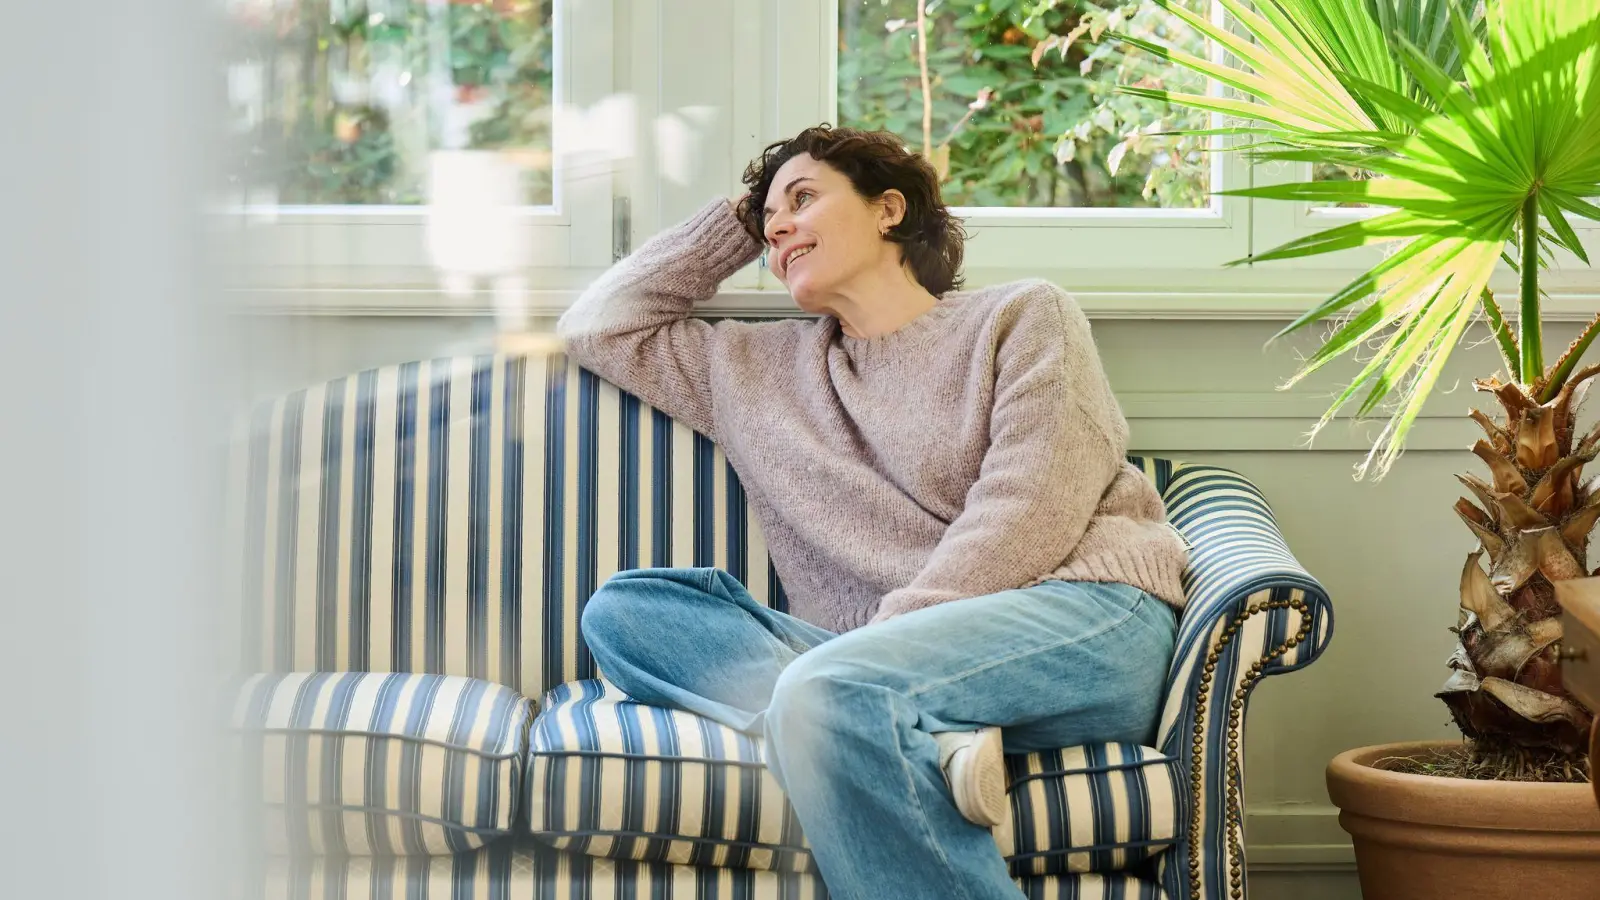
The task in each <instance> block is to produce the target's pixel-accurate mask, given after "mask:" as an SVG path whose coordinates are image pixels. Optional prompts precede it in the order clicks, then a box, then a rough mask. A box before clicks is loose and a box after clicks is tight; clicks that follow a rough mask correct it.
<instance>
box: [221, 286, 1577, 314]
mask: <svg viewBox="0 0 1600 900" xmlns="http://www.w3.org/2000/svg"><path fill="white" fill-rule="evenodd" d="M974 283H977V282H976V280H975V281H974ZM1058 283H1066V282H1065V280H1064V279H1063V280H1058ZM1067 284H1068V286H1069V290H1071V291H1072V294H1073V296H1074V297H1076V298H1077V300H1078V303H1079V305H1081V306H1082V307H1083V310H1084V311H1085V312H1086V313H1087V314H1088V315H1089V317H1090V318H1092V319H1150V320H1213V321H1214V320H1243V321H1252V320H1254V321H1282V320H1288V319H1293V318H1295V317H1297V316H1299V315H1300V314H1301V313H1303V312H1305V311H1306V310H1308V309H1310V308H1312V307H1313V306H1314V305H1316V303H1318V302H1319V301H1321V300H1323V299H1324V298H1326V297H1327V296H1328V295H1329V293H1330V292H1331V291H1332V290H1334V289H1336V288H1337V287H1338V284H1335V283H1330V286H1328V287H1326V288H1322V287H1320V286H1314V285H1307V284H1302V285H1286V286H1281V287H1272V288H1268V287H1245V286H1242V285H1241V286H1237V287H1227V288H1208V289H1206V290H1194V289H1183V288H1179V287H1168V286H1165V285H1145V286H1138V287H1130V288H1109V287H1103V286H1085V287H1079V288H1073V287H1070V283H1067ZM226 293H227V297H228V301H229V305H230V307H231V310H232V311H234V312H240V313H246V314H254V315H290V316H486V315H492V314H493V312H494V306H493V295H492V293H491V292H489V291H487V290H480V291H474V292H471V293H469V294H466V295H464V296H459V297H457V296H452V295H450V294H447V293H445V292H444V291H442V290H440V289H438V288H432V287H407V288H386V287H351V288H334V287H318V288H292V287H284V288H236V289H232V290H229V291H227V292H226ZM577 295H578V291H577V290H576V289H570V288H569V289H559V290H529V291H526V292H524V293H523V294H522V296H523V297H524V298H525V302H526V303H527V313H528V315H529V316H531V317H532V318H535V319H539V318H552V317H555V316H559V315H560V314H561V313H562V312H564V311H565V310H566V309H567V307H568V306H569V305H570V304H571V302H572V301H573V300H574V299H575V298H576V297H577ZM1499 295H1500V296H1501V298H1502V302H1505V298H1507V297H1510V296H1514V295H1515V285H1512V284H1506V285H1500V286H1499ZM1513 305H1514V303H1513ZM699 309H700V312H701V313H702V314H704V315H711V316H739V317H757V318H759V317H771V318H781V317H788V316H795V315H799V314H800V313H799V311H798V310H797V309H796V307H795V306H794V303H793V301H792V300H790V299H789V295H788V294H787V293H786V292H785V291H783V290H781V289H779V290H773V289H765V290H757V289H730V290H724V291H721V292H719V293H718V294H717V295H716V296H715V297H714V298H712V299H711V300H710V301H708V302H706V303H704V304H702V305H701V306H700V307H699ZM1596 310H1600V283H1591V284H1590V285H1583V284H1565V285H1552V286H1551V288H1550V290H1549V296H1548V297H1547V298H1546V300H1545V302H1544V306H1543V315H1544V318H1545V320H1546V321H1549V322H1570V321H1588V320H1589V319H1591V318H1593V317H1594V315H1595V312H1596Z"/></svg>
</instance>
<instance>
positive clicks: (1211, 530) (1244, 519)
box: [1157, 465, 1333, 900]
mask: <svg viewBox="0 0 1600 900" xmlns="http://www.w3.org/2000/svg"><path fill="white" fill-rule="evenodd" d="M1165 500H1166V505H1167V510H1168V516H1169V519H1170V520H1171V522H1172V524H1173V526H1174V527H1175V528H1176V529H1177V530H1178V532H1179V533H1180V534H1182V535H1183V538H1184V540H1185V542H1186V543H1187V544H1188V545H1189V554H1190V556H1189V567H1188V569H1187V571H1186V572H1185V573H1184V588H1185V592H1186V595H1187V598H1188V602H1187V605H1186V607H1185V609H1184V611H1183V615H1182V617H1181V619H1180V622H1179V626H1178V642H1177V652H1176V654H1175V655H1174V657H1173V661H1172V667H1171V670H1170V671H1169V672H1168V675H1167V697H1166V702H1165V704H1164V706H1163V709H1162V714H1161V724H1160V731H1159V736H1158V738H1157V746H1158V747H1160V748H1161V749H1162V750H1163V751H1165V752H1166V753H1169V754H1171V755H1172V756H1173V757H1174V758H1175V759H1177V760H1178V761H1179V764H1180V770H1181V776H1182V777H1183V778H1184V779H1185V780H1186V782H1187V784H1186V790H1185V794H1186V800H1187V809H1186V810H1185V814H1186V818H1187V822H1186V828H1185V830H1186V832H1187V839H1186V840H1185V841H1183V842H1181V844H1180V846H1179V847H1178V848H1175V849H1177V850H1179V851H1180V852H1178V853H1169V854H1167V855H1166V857H1165V858H1164V859H1163V863H1162V869H1163V872H1162V880H1163V881H1164V882H1165V884H1166V888H1167V891H1168V893H1169V895H1170V896H1173V897H1193V898H1207V900H1209V898H1214V897H1215V898H1220V897H1228V898H1242V897H1244V891H1245V887H1244V864H1245V860H1244V810H1243V792H1244V762H1243V747H1244V711H1245V705H1246V703H1247V701H1248V699H1249V696H1250V692H1251V691H1252V690H1253V689H1254V688H1255V685H1256V683H1257V682H1259V681H1260V680H1261V679H1262V678H1263V677H1265V676H1267V675H1277V674H1279V673H1282V672H1291V671H1294V670H1295V669H1299V668H1302V667H1304V666H1306V665H1309V664H1310V663H1311V662H1312V660H1314V659H1316V658H1317V657H1318V656H1319V655H1321V653H1322V651H1323V650H1324V649H1325V648H1326V647H1327V644H1328V641H1329V639H1330V638H1331V636H1332V634H1333V607H1332V605H1331V603H1330V602H1329V600H1328V595H1327V592H1326V591H1325V590H1324V589H1323V587H1322V585H1321V584H1319V583H1318V582H1317V580H1316V579H1314V578H1312V577H1311V575H1310V574H1309V573H1307V572H1306V570H1305V569H1304V568H1303V567H1302V566H1301V565H1300V563H1299V562H1298V561H1296V560H1295V558H1294V555H1293V554H1292V553H1291V552H1290V551H1289V547H1288V545H1287V543H1285V541H1284V539H1283V535H1282V533H1281V532H1280V531H1279V530H1278V523H1277V521H1276V520H1275V519H1274V518H1273V515H1272V511H1271V509H1270V508H1269V507H1268V505H1267V501H1266V498H1265V497H1263V496H1262V494H1261V492H1260V491H1259V490H1258V489H1257V488H1256V486H1255V485H1253V484H1251V483H1250V481H1249V480H1248V479H1246V478H1245V477H1244V476H1242V475H1240V474H1238V473H1237V472H1232V471H1229V470H1228V469H1223V468H1218V467H1215V466H1202V465H1192V466H1181V467H1179V468H1178V469H1177V470H1175V471H1174V472H1173V474H1172V478H1171V480H1170V482H1169V483H1168V485H1167V489H1166V492H1165Z"/></svg>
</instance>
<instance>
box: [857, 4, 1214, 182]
mask: <svg viewBox="0 0 1600 900" xmlns="http://www.w3.org/2000/svg"><path fill="white" fill-rule="evenodd" d="M1183 2H1184V3H1185V5H1187V6H1189V7H1190V8H1192V9H1197V10H1203V9H1206V8H1208V3H1209V0H1183ZM926 30H927V52H926V53H925V54H924V53H923V52H921V48H920V46H919V42H918V24H917V0H840V3H839V121H840V124H842V125H850V126H855V127H859V128H874V129H885V130H888V131H893V132H895V133H897V134H899V135H901V136H902V137H903V138H905V140H906V143H907V144H908V145H909V146H911V147H913V148H918V149H922V150H923V151H924V152H926V153H927V154H928V155H929V156H930V158H932V159H933V160H934V162H935V165H936V166H937V167H938V168H939V169H940V170H941V174H942V176H943V177H944V197H945V200H946V202H948V203H951V204H952V205H958V206H998V207H1044V206H1060V207H1123V208H1136V207H1157V208H1167V209H1178V208H1194V207H1201V206H1205V205H1206V204H1207V202H1208V197H1207V192H1208V191H1209V190H1210V185H1209V177H1208V176H1209V168H1210V156H1209V154H1207V153H1205V152H1204V149H1205V147H1206V140H1207V139H1206V138H1202V137H1184V138H1173V137H1163V136H1158V135H1157V134H1156V132H1161V131H1170V130H1173V129H1178V128H1204V127H1205V126H1206V115H1205V114H1204V113H1199V112H1195V111H1192V110H1187V109H1182V108H1178V107H1172V106H1169V105H1168V104H1165V103H1160V102H1156V101H1150V100H1144V99H1142V98H1138V97H1129V96H1123V95H1118V94H1115V93H1113V90H1112V89H1113V88H1114V87H1115V86H1116V85H1118V84H1129V85H1134V84H1136V85H1140V86H1144V87H1156V88H1167V89H1170V90H1177V91H1186V92H1203V91H1204V87H1205V85H1204V82H1203V80H1202V79H1201V78H1200V77H1199V76H1196V75H1194V74H1192V73H1189V72H1187V71H1185V70H1183V69H1180V68H1178V67H1176V66H1170V65H1164V64H1162V63H1160V62H1159V61H1158V60H1155V59H1153V58H1152V57H1151V56H1150V55H1148V54H1146V53H1144V52H1142V51H1139V50H1137V49H1135V48H1133V47H1130V46H1127V45H1124V44H1122V43H1121V42H1118V41H1114V40H1110V39H1107V38H1105V37H1104V34H1105V32H1107V31H1116V32H1126V33H1130V34H1135V35H1139V36H1142V37H1147V38H1152V39H1155V40H1158V41H1160V42H1165V43H1169V44H1172V45H1176V46H1178V47H1181V48H1183V49H1186V50H1189V51H1190V52H1194V53H1201V52H1204V50H1205V42H1204V39H1203V38H1202V37H1201V36H1200V35H1199V34H1197V33H1196V32H1194V30H1193V29H1191V28H1189V27H1188V26H1187V25H1185V24H1184V23H1183V22H1182V21H1181V20H1179V19H1177V18H1175V17H1173V16H1172V15H1171V14H1170V13H1166V12H1164V11H1163V10H1162V9H1161V8H1160V7H1159V6H1158V5H1157V4H1156V3H1155V2H1154V0H1138V2H1128V3H1121V4H1106V5H1104V6H1100V5H1096V4H1095V3H1091V2H1089V0H931V2H928V3H927V10H926ZM1036 61H1037V65H1035V62H1036ZM924 66H926V70H927V79H928V81H929V84H930V88H931V90H930V91H929V93H930V94H931V97H930V98H929V100H930V101H931V103H930V106H931V109H927V110H925V109H924V97H923V90H922V80H923V68H924Z"/></svg>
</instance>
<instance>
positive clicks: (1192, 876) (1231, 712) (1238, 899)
mask: <svg viewBox="0 0 1600 900" xmlns="http://www.w3.org/2000/svg"><path fill="white" fill-rule="evenodd" d="M1275 609H1293V610H1296V611H1298V612H1299V613H1300V616H1301V624H1300V630H1299V631H1297V632H1295V634H1294V636H1293V637H1291V638H1289V639H1287V640H1285V641H1284V642H1283V643H1282V644H1279V645H1278V646H1277V647H1276V648H1275V649H1273V650H1272V651H1271V652H1269V653H1267V654H1265V655H1263V656H1262V657H1261V659H1259V660H1257V661H1256V662H1254V663H1252V664H1251V665H1250V668H1249V669H1248V670H1246V672H1245V674H1244V675H1243V676H1242V677H1241V678H1240V679H1239V684H1238V686H1237V687H1235V688H1234V691H1233V700H1232V702H1231V703H1229V704H1228V730H1227V734H1228V752H1227V765H1226V767H1225V768H1224V769H1223V771H1224V773H1225V775H1226V777H1227V781H1228V789H1227V804H1226V807H1227V808H1226V809H1225V810H1224V813H1223V821H1224V822H1225V823H1226V826H1225V827H1226V828H1227V830H1228V857H1229V860H1230V862H1229V866H1228V895H1229V896H1230V897H1232V898H1233V900H1242V898H1243V897H1244V869H1243V867H1242V864H1241V862H1240V860H1242V859H1244V847H1243V845H1242V844H1241V843H1240V840H1241V838H1242V836H1243V834H1244V804H1243V802H1241V799H1240V796H1239V789H1240V787H1241V781H1242V778H1241V777H1240V773H1241V771H1242V769H1241V766H1240V762H1239V742H1240V741H1239V739H1240V737H1241V735H1242V731H1243V727H1244V701H1245V697H1246V696H1248V695H1249V693H1250V690H1251V689H1252V688H1254V687H1255V683H1256V682H1257V681H1260V680H1261V673H1262V671H1263V670H1264V669H1265V667H1266V665H1267V663H1269V662H1271V661H1272V660H1275V659H1277V658H1278V657H1280V656H1283V655H1284V654H1285V653H1288V652H1289V651H1290V650H1293V649H1294V648H1295V647H1298V646H1299V645H1300V644H1301V642H1303V641H1304V640H1305V639H1306V638H1307V637H1308V636H1309V635H1310V634H1311V609H1310V607H1309V606H1307V605H1306V602H1305V600H1302V599H1298V598H1296V599H1290V600H1273V601H1271V602H1268V603H1252V604H1250V605H1249V606H1248V607H1246V608H1245V610H1244V612H1243V613H1242V614H1240V616H1239V617H1238V618H1236V619H1234V620H1233V621H1231V622H1229V623H1228V627H1227V628H1226V629H1224V630H1223V632H1222V635H1221V636H1220V637H1218V638H1217V643H1216V646H1215V647H1212V648H1211V650H1210V652H1208V653H1207V654H1206V662H1205V666H1204V667H1203V669H1202V672H1203V674H1202V676H1201V679H1200V686H1199V688H1198V689H1197V690H1196V691H1195V698H1196V700H1197V701H1198V703H1197V709H1196V712H1195V717H1194V755H1195V760H1194V762H1193V764H1192V765H1190V767H1189V776H1190V777H1189V896H1190V898H1191V900H1205V898H1204V897H1203V896H1202V894H1201V891H1202V889H1203V888H1204V884H1203V881H1204V879H1202V878H1201V876H1200V858H1199V854H1198V853H1196V852H1195V848H1196V847H1197V846H1198V845H1199V841H1200V832H1201V800H1202V798H1201V796H1200V780H1201V777H1202V776H1203V774H1204V772H1205V764H1204V760H1203V758H1202V757H1204V755H1205V731H1206V698H1207V697H1208V696H1209V695H1210V693H1211V680H1212V679H1213V678H1215V677H1216V672H1217V661H1218V660H1219V659H1221V658H1222V654H1223V652H1225V651H1226V649H1227V647H1228V644H1230V643H1231V642H1232V641H1233V636H1234V635H1235V634H1237V633H1238V632H1239V629H1240V628H1241V627H1243V624H1244V621H1245V620H1246V619H1248V618H1250V617H1251V616H1254V615H1258V614H1260V613H1263V612H1268V611H1271V610H1275Z"/></svg>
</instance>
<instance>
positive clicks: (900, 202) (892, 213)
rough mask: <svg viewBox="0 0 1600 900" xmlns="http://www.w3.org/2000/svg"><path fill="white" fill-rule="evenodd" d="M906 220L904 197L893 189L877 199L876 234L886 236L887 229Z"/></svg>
mask: <svg viewBox="0 0 1600 900" xmlns="http://www.w3.org/2000/svg"><path fill="white" fill-rule="evenodd" d="M905 218H906V195H905V194H902V193H900V192H899V191H897V190H894V189H893V188H891V189H889V190H887V191H884V192H883V194H882V195H880V196H879V197H878V232H879V233H880V234H888V233H889V229H891V228H893V227H895V226H896V225H899V224H900V223H901V222H903V221H905Z"/></svg>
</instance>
